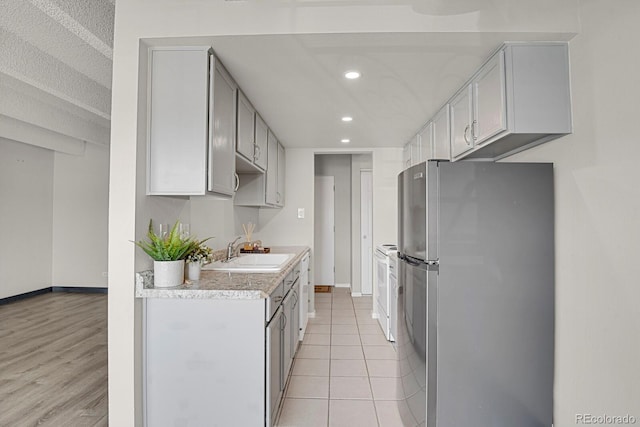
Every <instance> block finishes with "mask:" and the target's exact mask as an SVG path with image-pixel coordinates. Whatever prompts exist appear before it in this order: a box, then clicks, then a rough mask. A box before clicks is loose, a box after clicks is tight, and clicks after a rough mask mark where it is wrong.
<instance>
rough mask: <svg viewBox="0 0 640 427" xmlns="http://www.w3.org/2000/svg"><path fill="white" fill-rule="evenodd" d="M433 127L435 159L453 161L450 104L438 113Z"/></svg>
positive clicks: (433, 153)
mask: <svg viewBox="0 0 640 427" xmlns="http://www.w3.org/2000/svg"><path fill="white" fill-rule="evenodd" d="M432 124H433V125H432V126H433V145H432V148H433V152H432V155H433V158H434V159H438V160H451V151H450V150H451V138H450V136H451V134H450V129H449V124H450V123H449V104H447V105H445V106H444V107H442V108H441V109H440V111H438V112H437V113H436V115H435V116H434V117H433V121H432Z"/></svg>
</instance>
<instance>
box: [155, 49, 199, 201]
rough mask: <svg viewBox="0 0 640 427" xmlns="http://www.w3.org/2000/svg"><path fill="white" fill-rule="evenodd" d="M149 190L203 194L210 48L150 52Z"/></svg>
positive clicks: (181, 193)
mask: <svg viewBox="0 0 640 427" xmlns="http://www.w3.org/2000/svg"><path fill="white" fill-rule="evenodd" d="M148 75H149V81H148V84H149V97H148V102H149V103H148V116H147V117H148V122H147V124H148V127H147V194H148V195H189V194H205V192H206V170H207V163H206V161H207V131H208V129H207V117H208V116H207V114H208V102H209V96H208V84H209V50H208V48H206V47H202V48H170V49H163V48H154V49H151V50H150V51H149V74H148Z"/></svg>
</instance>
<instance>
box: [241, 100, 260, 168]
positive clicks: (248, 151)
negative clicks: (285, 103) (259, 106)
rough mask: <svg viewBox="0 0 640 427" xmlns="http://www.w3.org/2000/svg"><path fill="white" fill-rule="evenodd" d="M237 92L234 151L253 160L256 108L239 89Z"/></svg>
mask: <svg viewBox="0 0 640 427" xmlns="http://www.w3.org/2000/svg"><path fill="white" fill-rule="evenodd" d="M237 92H238V101H237V104H238V117H237V120H238V135H237V138H236V151H237V152H238V153H240V154H242V155H243V156H244V157H245V158H247V159H248V160H250V161H251V162H253V146H254V140H255V139H254V136H255V117H256V110H255V109H254V108H253V106H252V105H251V103H249V100H248V99H247V97H246V96H244V93H242V91H241V90H240V89H238V91H237Z"/></svg>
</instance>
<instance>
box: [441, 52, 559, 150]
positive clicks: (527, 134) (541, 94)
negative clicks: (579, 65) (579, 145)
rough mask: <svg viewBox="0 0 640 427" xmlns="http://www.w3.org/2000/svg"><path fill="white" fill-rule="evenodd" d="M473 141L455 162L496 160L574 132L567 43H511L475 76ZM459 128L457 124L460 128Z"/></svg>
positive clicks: (454, 146)
mask: <svg viewBox="0 0 640 427" xmlns="http://www.w3.org/2000/svg"><path fill="white" fill-rule="evenodd" d="M470 86H471V88H472V98H473V107H472V108H473V114H472V116H473V118H472V121H471V128H470V131H471V132H470V134H471V142H472V143H473V144H471V145H473V147H470V148H469V149H468V150H460V149H459V148H460V144H459V143H460V140H456V142H454V138H456V132H460V127H459V126H458V127H457V128H454V123H455V122H456V118H454V117H453V114H454V110H453V102H452V109H451V114H452V117H451V123H452V128H451V129H452V141H451V151H452V153H451V155H452V157H453V160H459V159H462V158H466V159H471V158H478V159H492V160H497V159H501V158H503V157H506V156H509V155H511V154H515V153H517V152H520V151H522V150H525V149H527V148H530V147H532V146H535V145H538V144H541V143H543V142H546V141H549V140H551V139H554V138H558V137H560V136H563V135H566V134H568V133H571V132H572V122H571V90H570V74H569V47H568V44H567V43H560V42H558V43H545V42H533V43H532V42H527V43H507V44H505V45H504V46H503V47H502V48H501V49H500V50H499V51H498V52H497V53H496V54H495V55H494V56H493V57H491V58H490V59H489V61H487V62H486V63H485V65H484V66H483V67H482V68H481V69H480V70H479V71H478V73H476V75H474V77H472V79H471V83H470ZM456 126H457V125H456Z"/></svg>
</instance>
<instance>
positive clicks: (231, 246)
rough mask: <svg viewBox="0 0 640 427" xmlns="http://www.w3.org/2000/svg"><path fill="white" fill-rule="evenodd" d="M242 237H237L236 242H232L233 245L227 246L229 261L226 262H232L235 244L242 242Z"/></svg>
mask: <svg viewBox="0 0 640 427" xmlns="http://www.w3.org/2000/svg"><path fill="white" fill-rule="evenodd" d="M241 237H242V236H238V237H236V240H234V241H233V242H231V243H229V244H228V245H227V259H226V261H230V260H231V258H233V245H235V244H236V242H237V241H238V240H240V238H241Z"/></svg>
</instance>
